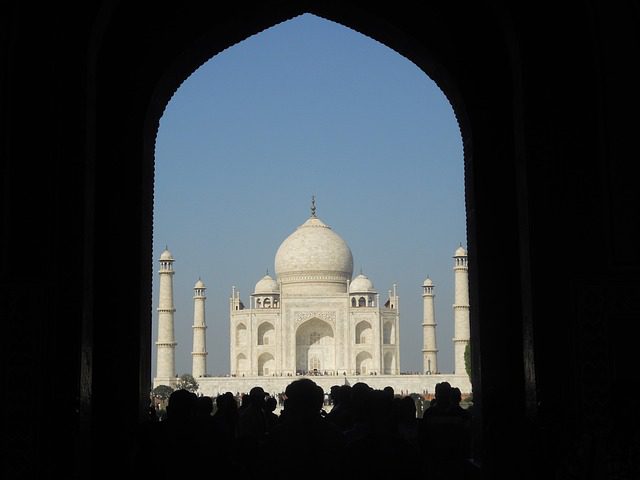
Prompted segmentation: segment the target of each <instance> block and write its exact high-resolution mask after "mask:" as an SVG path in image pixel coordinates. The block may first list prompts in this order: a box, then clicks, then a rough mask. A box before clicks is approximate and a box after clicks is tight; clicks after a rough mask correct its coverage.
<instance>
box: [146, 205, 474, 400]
mask: <svg viewBox="0 0 640 480" xmlns="http://www.w3.org/2000/svg"><path fill="white" fill-rule="evenodd" d="M454 261H455V264H454V272H455V288H456V294H455V305H454V306H453V307H454V322H455V334H454V339H453V341H454V352H455V371H454V375H446V376H441V375H437V374H438V370H437V352H438V349H437V345H436V322H435V314H434V284H433V281H432V280H431V279H429V278H427V279H426V280H425V282H424V284H423V304H424V315H423V323H422V326H423V343H424V347H423V363H424V365H423V369H424V371H423V372H422V373H423V374H422V375H400V338H399V327H400V317H399V313H398V312H399V310H398V308H399V298H398V294H397V290H396V286H395V285H393V286H392V288H391V289H390V290H389V291H388V293H387V296H386V298H385V301H384V303H382V302H381V301H380V294H379V293H378V292H377V290H376V289H375V288H374V285H373V283H372V282H371V280H370V279H369V278H368V277H367V276H366V275H364V274H362V273H360V274H359V275H357V276H356V277H355V278H353V255H352V253H351V250H350V248H349V246H348V245H347V243H346V242H345V241H344V240H343V239H342V238H341V237H340V236H339V235H338V234H337V233H335V232H334V231H333V230H332V229H331V227H329V226H328V225H327V224H325V223H324V222H322V221H321V220H320V219H319V218H318V217H317V215H316V207H315V202H312V207H311V216H310V217H309V218H308V219H307V220H306V221H305V222H304V223H303V224H302V225H300V226H299V227H298V228H297V229H296V230H295V231H294V232H293V233H292V234H291V235H289V236H288V237H287V238H286V239H285V240H284V241H283V242H282V244H281V245H280V247H279V248H278V251H277V253H276V256H275V278H272V277H271V276H270V275H269V274H268V272H267V274H266V275H265V276H264V277H262V278H261V279H260V280H259V281H258V282H257V283H256V286H255V288H254V291H253V293H252V294H251V295H250V298H249V304H248V306H245V304H244V303H243V302H242V300H241V298H240V292H238V291H237V290H236V289H235V287H233V288H232V294H231V298H230V300H229V317H230V329H229V332H230V339H229V340H230V341H229V345H230V365H231V368H230V370H231V371H230V374H229V376H227V377H208V376H207V373H206V371H207V370H206V356H207V352H206V341H205V333H206V328H207V327H206V322H205V311H204V302H205V299H206V297H205V290H206V287H205V285H204V283H203V282H202V280H198V282H197V283H196V285H195V287H194V324H193V332H194V333H193V349H192V356H193V371H192V374H193V376H194V377H196V379H197V380H198V382H199V383H200V389H201V391H205V392H207V394H217V393H218V392H221V391H236V392H238V391H248V390H249V389H250V387H249V386H250V385H251V384H252V382H253V384H255V383H256V382H258V383H261V384H262V385H263V386H264V385H265V384H268V385H271V387H268V386H267V388H270V389H271V390H274V389H275V390H278V391H284V386H286V383H288V382H290V381H291V377H296V376H301V375H313V376H317V377H327V378H326V380H325V381H324V382H319V383H320V384H321V385H322V384H323V383H327V386H328V385H329V384H335V383H336V379H335V377H336V376H342V377H345V381H347V379H349V380H352V379H355V380H354V381H358V380H357V379H358V378H362V377H365V378H366V380H365V381H366V382H367V383H369V384H370V385H371V386H375V385H374V383H376V382H383V383H384V386H386V385H392V386H394V388H396V389H397V391H401V390H407V391H413V392H421V391H424V390H425V389H426V388H425V386H427V385H429V386H431V387H433V386H434V385H435V382H438V381H443V380H448V381H450V383H452V384H456V385H457V386H459V387H460V388H461V389H462V390H463V391H465V392H470V383H469V379H468V377H467V374H466V372H465V368H464V349H465V347H466V345H467V344H468V342H469V293H468V274H467V253H466V251H465V250H464V248H462V246H460V247H459V248H458V249H457V250H456V252H455V255H454ZM159 274H160V292H159V306H158V341H157V343H156V345H157V354H158V359H157V375H156V377H155V378H154V386H156V385H159V384H167V385H175V382H176V372H175V348H176V345H177V344H176V342H175V339H174V335H173V315H174V312H175V308H174V306H173V283H172V277H173V256H172V255H171V253H170V252H169V251H168V250H166V249H165V251H164V252H163V253H162V255H161V257H160V272H159ZM411 377H416V378H411ZM287 379H288V380H287ZM427 379H428V380H427ZM316 380H318V379H316ZM407 382H409V383H407ZM425 382H426V383H425ZM244 383H246V386H243V384H244ZM413 383H415V386H414V385H413ZM280 384H282V385H280ZM327 386H325V385H323V387H325V388H326V387H327ZM241 387H242V388H241ZM403 387H406V388H403ZM415 388H419V389H417V390H416V389H415ZM431 391H433V390H432V389H431Z"/></svg>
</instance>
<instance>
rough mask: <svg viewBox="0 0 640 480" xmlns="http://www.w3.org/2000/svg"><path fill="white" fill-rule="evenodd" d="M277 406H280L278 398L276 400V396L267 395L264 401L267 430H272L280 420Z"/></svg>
mask: <svg viewBox="0 0 640 480" xmlns="http://www.w3.org/2000/svg"><path fill="white" fill-rule="evenodd" d="M276 408H278V400H276V398H275V397H267V399H266V400H265V401H264V416H265V421H266V430H267V432H269V431H271V429H272V428H273V427H275V426H276V425H277V424H278V422H279V421H280V417H279V416H278V414H277V413H275V411H276Z"/></svg>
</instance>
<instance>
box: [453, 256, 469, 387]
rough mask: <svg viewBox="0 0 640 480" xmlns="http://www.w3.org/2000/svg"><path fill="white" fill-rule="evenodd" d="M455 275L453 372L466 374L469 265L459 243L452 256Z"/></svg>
mask: <svg viewBox="0 0 640 480" xmlns="http://www.w3.org/2000/svg"><path fill="white" fill-rule="evenodd" d="M453 260H454V266H453V272H454V277H455V303H454V304H453V321H454V331H453V352H454V361H455V367H454V373H455V374H456V375H466V374H467V372H466V370H465V368H464V350H465V348H466V346H467V345H468V344H469V266H468V263H467V251H466V250H465V249H464V248H463V247H462V245H460V246H459V247H458V249H457V250H456V253H455V254H454V256H453Z"/></svg>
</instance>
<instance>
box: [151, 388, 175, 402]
mask: <svg viewBox="0 0 640 480" xmlns="http://www.w3.org/2000/svg"><path fill="white" fill-rule="evenodd" d="M172 393H173V388H171V387H170V386H169V385H158V386H157V387H156V388H154V389H153V390H151V396H152V397H153V398H157V399H158V400H162V401H165V400H168V399H169V395H171V394H172Z"/></svg>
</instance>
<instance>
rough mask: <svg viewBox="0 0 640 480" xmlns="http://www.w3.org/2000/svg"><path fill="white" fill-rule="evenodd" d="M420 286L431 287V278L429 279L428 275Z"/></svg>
mask: <svg viewBox="0 0 640 480" xmlns="http://www.w3.org/2000/svg"><path fill="white" fill-rule="evenodd" d="M422 286H423V287H433V280H431V279H430V278H429V277H427V279H426V280H425V281H424V283H423V284H422Z"/></svg>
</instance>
